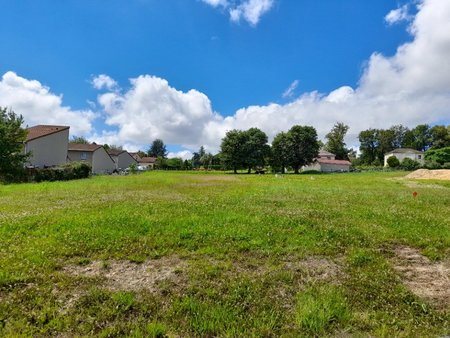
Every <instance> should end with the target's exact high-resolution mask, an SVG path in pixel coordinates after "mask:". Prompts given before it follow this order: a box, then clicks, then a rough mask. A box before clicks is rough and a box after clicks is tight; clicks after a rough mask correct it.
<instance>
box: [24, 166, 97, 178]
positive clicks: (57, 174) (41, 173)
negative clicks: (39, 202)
mask: <svg viewBox="0 0 450 338" xmlns="http://www.w3.org/2000/svg"><path fill="white" fill-rule="evenodd" d="M90 174H91V166H90V165H89V164H88V163H85V162H72V163H69V164H65V165H62V166H58V167H52V168H44V169H33V170H32V171H30V176H31V179H32V180H34V181H36V182H43V181H50V182H53V181H68V180H76V179H81V178H88V177H89V175H90Z"/></svg>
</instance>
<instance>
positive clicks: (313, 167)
mask: <svg viewBox="0 0 450 338" xmlns="http://www.w3.org/2000/svg"><path fill="white" fill-rule="evenodd" d="M309 170H315V171H322V169H321V167H320V164H319V163H317V162H316V163H313V164H310V165H305V166H303V167H302V171H309Z"/></svg>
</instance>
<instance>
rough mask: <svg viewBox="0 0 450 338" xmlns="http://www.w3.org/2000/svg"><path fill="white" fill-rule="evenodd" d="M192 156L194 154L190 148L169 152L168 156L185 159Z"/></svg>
mask: <svg viewBox="0 0 450 338" xmlns="http://www.w3.org/2000/svg"><path fill="white" fill-rule="evenodd" d="M192 156H194V154H193V153H192V151H189V150H181V151H177V152H169V153H168V154H167V158H175V157H178V158H181V159H183V160H190V159H191V158H192Z"/></svg>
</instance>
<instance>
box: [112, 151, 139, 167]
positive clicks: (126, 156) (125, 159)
mask: <svg viewBox="0 0 450 338" xmlns="http://www.w3.org/2000/svg"><path fill="white" fill-rule="evenodd" d="M108 154H109V156H111V158H112V159H113V161H114V163H115V164H116V170H124V169H126V168H128V167H129V166H130V165H132V164H136V165H137V164H138V161H136V160H135V159H134V157H133V156H131V154H130V153H128V151H126V150H116V149H109V150H108Z"/></svg>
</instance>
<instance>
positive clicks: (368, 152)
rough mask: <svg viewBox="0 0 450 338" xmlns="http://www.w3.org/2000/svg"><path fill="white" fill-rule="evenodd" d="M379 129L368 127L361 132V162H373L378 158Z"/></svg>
mask: <svg viewBox="0 0 450 338" xmlns="http://www.w3.org/2000/svg"><path fill="white" fill-rule="evenodd" d="M377 133H378V131H377V129H367V130H363V131H361V132H360V133H359V136H358V139H359V143H360V146H359V150H360V151H361V156H360V158H361V162H362V163H365V164H372V163H373V162H374V161H375V159H377V151H378V137H377Z"/></svg>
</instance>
